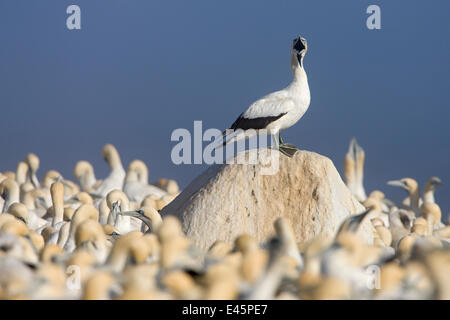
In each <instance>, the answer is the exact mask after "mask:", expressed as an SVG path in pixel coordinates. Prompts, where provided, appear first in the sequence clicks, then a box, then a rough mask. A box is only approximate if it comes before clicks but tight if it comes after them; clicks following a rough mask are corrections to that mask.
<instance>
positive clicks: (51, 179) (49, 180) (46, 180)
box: [42, 170, 64, 188]
mask: <svg viewBox="0 0 450 320" xmlns="http://www.w3.org/2000/svg"><path fill="white" fill-rule="evenodd" d="M62 181H64V178H63V176H62V174H61V173H59V172H58V171H56V170H49V171H47V172H46V173H45V175H44V177H43V178H42V187H43V188H50V186H51V185H52V184H53V183H55V182H62Z"/></svg>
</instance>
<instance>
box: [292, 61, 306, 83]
mask: <svg viewBox="0 0 450 320" xmlns="http://www.w3.org/2000/svg"><path fill="white" fill-rule="evenodd" d="M292 59H297V58H295V56H294V55H293V56H292ZM302 61H303V58H302ZM292 72H293V74H294V79H293V83H295V84H297V85H300V84H302V83H306V85H307V84H308V76H307V74H306V71H305V69H304V68H303V67H301V66H300V65H299V64H298V63H297V65H294V66H293V67H292Z"/></svg>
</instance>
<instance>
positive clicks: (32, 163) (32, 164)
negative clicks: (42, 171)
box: [25, 153, 39, 188]
mask: <svg viewBox="0 0 450 320" xmlns="http://www.w3.org/2000/svg"><path fill="white" fill-rule="evenodd" d="M25 162H26V164H27V165H28V175H29V179H30V181H31V183H33V185H34V187H35V188H39V180H38V178H37V176H36V172H37V171H38V169H39V157H38V156H37V155H35V154H34V153H29V154H28V155H27V156H26V158H25Z"/></svg>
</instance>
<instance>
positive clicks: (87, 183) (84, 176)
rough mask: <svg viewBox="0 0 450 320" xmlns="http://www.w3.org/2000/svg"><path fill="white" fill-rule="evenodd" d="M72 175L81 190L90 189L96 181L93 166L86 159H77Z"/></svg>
mask: <svg viewBox="0 0 450 320" xmlns="http://www.w3.org/2000/svg"><path fill="white" fill-rule="evenodd" d="M73 176H74V177H75V179H77V181H78V183H79V184H80V186H81V190H83V191H88V190H91V189H92V187H93V186H94V184H95V182H96V178H95V174H94V168H93V167H92V165H91V164H90V163H89V162H88V161H84V160H81V161H78V162H77V163H76V164H75V167H74V169H73Z"/></svg>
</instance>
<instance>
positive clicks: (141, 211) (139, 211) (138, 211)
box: [136, 209, 144, 214]
mask: <svg viewBox="0 0 450 320" xmlns="http://www.w3.org/2000/svg"><path fill="white" fill-rule="evenodd" d="M136 212H137V213H139V214H144V210H142V209H139V210H136Z"/></svg>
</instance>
